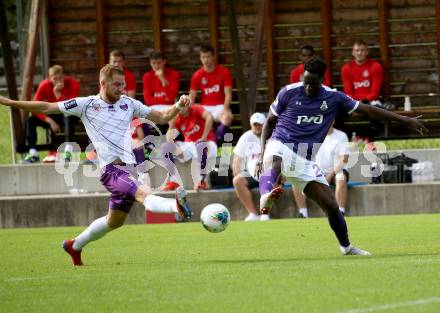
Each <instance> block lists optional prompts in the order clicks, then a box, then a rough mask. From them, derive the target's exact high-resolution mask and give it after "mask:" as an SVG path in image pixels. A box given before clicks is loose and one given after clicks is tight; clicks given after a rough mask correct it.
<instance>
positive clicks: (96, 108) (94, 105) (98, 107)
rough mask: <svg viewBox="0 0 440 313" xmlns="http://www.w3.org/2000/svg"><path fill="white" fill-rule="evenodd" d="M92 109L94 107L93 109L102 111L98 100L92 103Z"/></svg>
mask: <svg viewBox="0 0 440 313" xmlns="http://www.w3.org/2000/svg"><path fill="white" fill-rule="evenodd" d="M92 109H93V111H96V112H99V111H101V106H100V105H99V103H98V102H95V103H93V104H92Z"/></svg>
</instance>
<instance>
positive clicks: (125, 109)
mask: <svg viewBox="0 0 440 313" xmlns="http://www.w3.org/2000/svg"><path fill="white" fill-rule="evenodd" d="M119 107H120V108H121V110H124V111H127V110H128V104H127V103H124V104H122V105H120V106H119Z"/></svg>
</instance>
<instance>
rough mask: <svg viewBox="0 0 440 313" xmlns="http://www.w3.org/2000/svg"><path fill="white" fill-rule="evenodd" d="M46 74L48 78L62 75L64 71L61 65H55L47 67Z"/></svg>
mask: <svg viewBox="0 0 440 313" xmlns="http://www.w3.org/2000/svg"><path fill="white" fill-rule="evenodd" d="M48 74H49V77H52V76H55V75H64V69H63V67H62V66H61V65H58V64H56V65H53V66H51V67H49V70H48Z"/></svg>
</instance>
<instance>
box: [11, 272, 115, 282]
mask: <svg viewBox="0 0 440 313" xmlns="http://www.w3.org/2000/svg"><path fill="white" fill-rule="evenodd" d="M108 275H109V274H104V273H103V274H91V273H87V275H86V274H82V275H74V274H72V275H48V276H17V277H11V278H6V279H5V280H4V281H5V282H20V281H32V280H56V279H69V280H72V279H75V278H81V279H82V278H90V277H98V276H108Z"/></svg>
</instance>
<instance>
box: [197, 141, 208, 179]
mask: <svg viewBox="0 0 440 313" xmlns="http://www.w3.org/2000/svg"><path fill="white" fill-rule="evenodd" d="M196 148H197V157H198V159H199V161H200V174H202V175H203V174H207V173H206V164H207V162H208V147H207V143H206V142H200V143H197V144H196Z"/></svg>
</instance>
